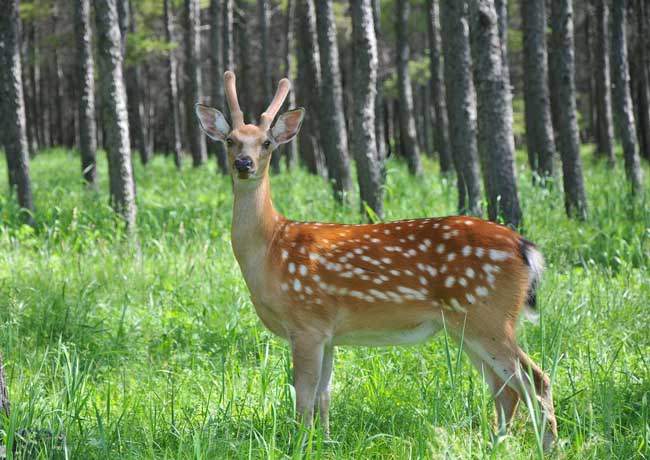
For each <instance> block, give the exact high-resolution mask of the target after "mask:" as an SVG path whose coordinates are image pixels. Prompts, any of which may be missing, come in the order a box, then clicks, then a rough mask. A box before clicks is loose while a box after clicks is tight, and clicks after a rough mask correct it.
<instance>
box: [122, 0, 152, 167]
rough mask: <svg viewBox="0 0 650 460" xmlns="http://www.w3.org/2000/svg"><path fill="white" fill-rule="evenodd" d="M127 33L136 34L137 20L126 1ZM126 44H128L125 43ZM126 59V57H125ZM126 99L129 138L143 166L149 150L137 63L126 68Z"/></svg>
mask: <svg viewBox="0 0 650 460" xmlns="http://www.w3.org/2000/svg"><path fill="white" fill-rule="evenodd" d="M127 8H128V10H127V11H128V13H127V14H128V15H129V20H128V31H129V33H131V34H133V35H135V34H137V32H138V19H137V17H136V15H135V10H134V8H133V3H132V2H131V0H129V1H128V6H127ZM127 43H128V42H127ZM127 48H128V47H127ZM125 58H126V56H125ZM125 67H126V69H125V71H126V80H125V84H126V99H127V102H128V112H129V127H130V128H131V130H130V133H129V135H130V137H131V141H132V142H133V141H135V142H133V145H134V146H135V148H136V149H137V150H138V152H139V153H140V162H141V163H142V164H143V165H146V164H147V163H149V160H150V159H151V149H150V148H149V143H148V142H147V131H146V126H145V121H144V103H143V101H142V98H143V97H142V95H143V94H144V91H143V87H142V68H141V66H139V65H138V64H137V62H131V63H129V64H127V65H126V66H125Z"/></svg>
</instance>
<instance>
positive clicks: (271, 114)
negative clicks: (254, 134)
mask: <svg viewBox="0 0 650 460" xmlns="http://www.w3.org/2000/svg"><path fill="white" fill-rule="evenodd" d="M290 89H291V83H290V82H289V80H288V79H286V78H283V79H282V80H280V83H278V89H277V91H276V92H275V96H274V97H273V100H272V101H271V103H270V104H269V107H268V108H267V109H266V110H265V111H264V113H262V116H261V119H262V121H261V122H260V129H262V130H264V131H266V130H267V129H269V127H270V126H271V123H273V119H274V118H275V116H276V115H277V114H278V110H280V107H282V104H283V103H284V100H285V99H286V98H287V95H288V94H289V90H290Z"/></svg>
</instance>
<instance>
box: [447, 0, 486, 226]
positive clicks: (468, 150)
mask: <svg viewBox="0 0 650 460" xmlns="http://www.w3.org/2000/svg"><path fill="white" fill-rule="evenodd" d="M440 13H441V26H442V34H441V35H442V49H443V55H444V71H445V94H446V96H447V101H446V103H447V116H448V118H449V140H450V145H451V152H452V159H453V161H454V168H455V169H456V175H457V183H458V212H459V213H460V214H471V215H475V216H480V215H481V204H480V203H481V186H480V178H479V167H478V152H477V147H476V95H475V93H474V84H473V82H472V60H471V56H470V46H469V25H468V22H467V3H466V0H441V2H440Z"/></svg>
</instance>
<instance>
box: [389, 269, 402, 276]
mask: <svg viewBox="0 0 650 460" xmlns="http://www.w3.org/2000/svg"><path fill="white" fill-rule="evenodd" d="M388 273H390V274H391V275H393V276H399V270H395V269H391V270H389V271H388Z"/></svg>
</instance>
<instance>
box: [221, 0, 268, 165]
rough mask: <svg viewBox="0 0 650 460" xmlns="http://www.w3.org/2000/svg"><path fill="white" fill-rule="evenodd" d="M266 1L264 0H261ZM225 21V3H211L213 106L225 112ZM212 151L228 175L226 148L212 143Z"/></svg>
mask: <svg viewBox="0 0 650 460" xmlns="http://www.w3.org/2000/svg"><path fill="white" fill-rule="evenodd" d="M261 1H264V0H261ZM222 20H223V1H222V0H212V1H211V2H210V46H211V53H210V74H211V76H212V78H211V80H212V106H213V107H216V108H218V109H219V110H223V111H225V107H226V101H225V94H224V88H223V78H222V77H223V74H224V72H225V70H224V68H223V46H222V43H223V33H222V30H221V22H222ZM210 145H211V150H212V151H214V153H215V156H216V158H217V169H218V170H219V171H220V172H221V173H222V174H228V158H227V156H226V148H225V146H224V145H223V143H222V142H214V143H211V144H210Z"/></svg>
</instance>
